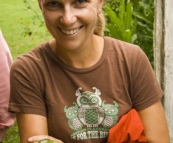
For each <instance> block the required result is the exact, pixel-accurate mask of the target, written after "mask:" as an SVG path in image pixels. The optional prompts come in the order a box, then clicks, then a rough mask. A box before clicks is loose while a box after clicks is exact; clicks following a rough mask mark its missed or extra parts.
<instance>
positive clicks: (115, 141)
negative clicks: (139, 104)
mask: <svg viewBox="0 0 173 143" xmlns="http://www.w3.org/2000/svg"><path fill="white" fill-rule="evenodd" d="M146 142H147V140H146V138H145V136H144V127H143V124H142V121H141V119H140V117H139V115H138V112H137V111H136V110H135V109H131V110H130V111H129V112H128V113H127V114H125V115H123V116H122V117H121V119H120V121H119V122H118V123H117V124H116V125H115V126H114V127H112V128H111V129H110V130H109V136H108V141H107V143H146Z"/></svg>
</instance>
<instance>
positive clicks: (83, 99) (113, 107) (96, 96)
mask: <svg viewBox="0 0 173 143" xmlns="http://www.w3.org/2000/svg"><path fill="white" fill-rule="evenodd" d="M80 90H82V88H81V87H79V88H78V89H77V90H76V93H75V95H76V96H77V99H76V102H77V103H76V102H74V103H73V104H74V106H71V107H68V108H67V107H66V106H65V108H64V111H65V113H66V117H67V119H68V125H69V127H70V128H71V129H73V130H74V133H73V134H71V138H72V139H74V140H85V139H94V138H106V137H107V136H108V131H109V129H110V128H111V127H112V126H113V125H115V124H116V123H117V121H118V115H117V114H118V104H117V103H116V102H115V101H114V104H105V102H106V101H102V99H101V97H100V95H101V92H100V90H99V89H97V88H96V87H93V90H95V92H90V91H85V92H82V93H81V92H80Z"/></svg>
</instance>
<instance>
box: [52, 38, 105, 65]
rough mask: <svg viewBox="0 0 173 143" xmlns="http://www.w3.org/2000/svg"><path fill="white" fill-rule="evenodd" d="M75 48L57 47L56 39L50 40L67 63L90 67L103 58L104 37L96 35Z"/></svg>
mask: <svg viewBox="0 0 173 143" xmlns="http://www.w3.org/2000/svg"><path fill="white" fill-rule="evenodd" d="M84 45H86V46H83V47H80V48H79V49H75V50H67V49H65V48H57V47H58V45H57V44H56V40H55V39H54V40H52V41H50V46H51V48H52V50H53V52H54V53H55V54H56V55H57V57H58V58H59V59H60V60H61V61H62V62H64V63H65V64H67V65H70V66H72V67H75V68H88V67H91V66H93V65H94V64H96V63H97V62H98V61H99V59H100V58H101V55H102V52H103V48H104V39H103V37H100V36H96V35H94V36H93V38H92V40H91V41H90V43H89V44H84Z"/></svg>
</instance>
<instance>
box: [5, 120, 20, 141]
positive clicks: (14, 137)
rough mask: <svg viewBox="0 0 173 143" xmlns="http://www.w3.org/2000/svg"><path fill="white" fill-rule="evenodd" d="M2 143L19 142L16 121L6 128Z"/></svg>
mask: <svg viewBox="0 0 173 143" xmlns="http://www.w3.org/2000/svg"><path fill="white" fill-rule="evenodd" d="M3 143H20V139H19V132H18V126H17V122H16V123H15V124H14V126H13V127H11V128H9V129H8V130H7V133H6V135H5V139H4V141H3Z"/></svg>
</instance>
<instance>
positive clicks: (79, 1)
mask: <svg viewBox="0 0 173 143" xmlns="http://www.w3.org/2000/svg"><path fill="white" fill-rule="evenodd" d="M85 1H86V0H77V2H78V3H79V4H83V3H85Z"/></svg>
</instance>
